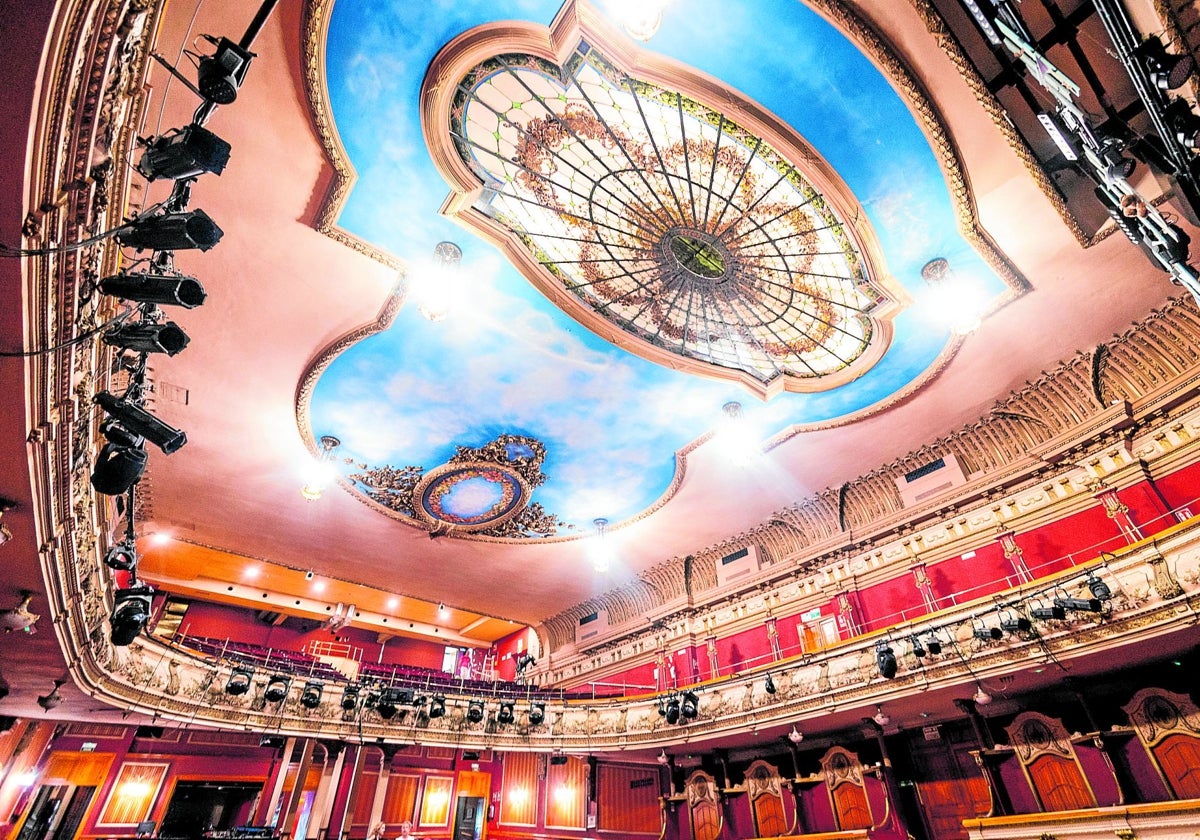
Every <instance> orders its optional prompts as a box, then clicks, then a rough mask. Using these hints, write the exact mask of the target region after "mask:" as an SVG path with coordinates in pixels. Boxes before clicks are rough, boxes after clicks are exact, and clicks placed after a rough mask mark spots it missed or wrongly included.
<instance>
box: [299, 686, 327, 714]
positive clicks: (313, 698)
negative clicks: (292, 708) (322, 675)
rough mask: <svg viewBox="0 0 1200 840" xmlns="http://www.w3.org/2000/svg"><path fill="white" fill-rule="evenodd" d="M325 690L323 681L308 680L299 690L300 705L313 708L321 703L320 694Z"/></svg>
mask: <svg viewBox="0 0 1200 840" xmlns="http://www.w3.org/2000/svg"><path fill="white" fill-rule="evenodd" d="M324 691H325V683H323V682H320V681H318V680H309V681H308V682H306V683H305V684H304V690H303V691H301V692H300V705H301V706H303V707H304V708H306V709H315V708H317V707H318V706H320V705H321V694H322V693H323V692H324Z"/></svg>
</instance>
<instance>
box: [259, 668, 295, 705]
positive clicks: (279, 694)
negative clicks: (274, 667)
mask: <svg viewBox="0 0 1200 840" xmlns="http://www.w3.org/2000/svg"><path fill="white" fill-rule="evenodd" d="M291 687H292V678H291V677H289V676H287V675H286V674H272V675H271V679H269V680H267V687H266V689H265V690H264V691H263V698H264V699H266V701H267V702H268V703H278V702H280V701H281V700H283V698H285V697H287V696H288V689H289V688H291Z"/></svg>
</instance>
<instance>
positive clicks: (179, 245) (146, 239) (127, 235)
mask: <svg viewBox="0 0 1200 840" xmlns="http://www.w3.org/2000/svg"><path fill="white" fill-rule="evenodd" d="M224 235H225V232H224V231H223V230H221V229H220V228H219V227H217V223H216V222H214V221H213V220H212V219H210V218H209V217H208V214H207V213H205V212H204V211H203V210H190V211H188V212H186V213H162V214H159V215H157V216H146V217H144V218H140V219H135V220H134V221H132V222H130V223H129V224H127V225H125V226H124V227H122V228H120V229H119V230H117V232H116V238H117V241H118V242H120V243H121V244H122V245H124V246H126V247H127V248H136V249H137V250H139V251H146V250H149V251H186V250H190V249H193V248H198V249H200V250H201V251H207V250H208V249H209V248H212V247H213V246H214V245H216V244H217V243H218V242H220V241H221V237H222V236H224Z"/></svg>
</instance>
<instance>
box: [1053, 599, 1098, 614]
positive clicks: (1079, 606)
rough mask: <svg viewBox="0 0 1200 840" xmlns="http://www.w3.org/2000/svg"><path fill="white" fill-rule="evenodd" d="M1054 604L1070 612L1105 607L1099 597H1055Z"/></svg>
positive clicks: (1095, 610) (1094, 610) (1092, 610)
mask: <svg viewBox="0 0 1200 840" xmlns="http://www.w3.org/2000/svg"><path fill="white" fill-rule="evenodd" d="M1054 606H1056V607H1058V608H1060V609H1064V610H1067V611H1069V612H1094V613H1098V612H1101V611H1102V610H1103V609H1104V604H1103V603H1101V602H1100V599H1099V598H1055V599H1054Z"/></svg>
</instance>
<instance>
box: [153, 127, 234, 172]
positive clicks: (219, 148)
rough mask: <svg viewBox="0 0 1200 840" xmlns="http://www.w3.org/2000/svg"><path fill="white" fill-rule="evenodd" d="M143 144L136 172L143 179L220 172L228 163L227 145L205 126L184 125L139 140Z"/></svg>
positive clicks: (228, 146) (228, 147) (228, 148)
mask: <svg viewBox="0 0 1200 840" xmlns="http://www.w3.org/2000/svg"><path fill="white" fill-rule="evenodd" d="M141 142H142V144H143V145H144V146H145V147H146V151H145V152H143V153H142V159H141V161H140V162H139V163H138V165H137V171H138V172H140V173H141V174H142V176H143V177H144V178H145V179H146V180H147V181H153V180H155V179H157V178H170V179H172V180H175V181H178V180H180V179H184V178H195V177H197V176H199V175H203V174H204V173H206V172H211V173H213V174H214V175H220V174H221V172H223V171H224V169H225V164H227V163H229V151H230V148H231V147H230V145H229V144H228V143H226V142H225V141H224V140H222V139H221V138H220V137H218V136H217V135H215V134H213V133H212V132H211V131H209V130H208V129H207V128H204V127H202V126H198V125H187V126H184V127H183V128H176V129H173V130H171V131H169V132H167V133H166V134H163V135H160V136H158V137H152V138H150V139H149V140H143V141H141Z"/></svg>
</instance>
